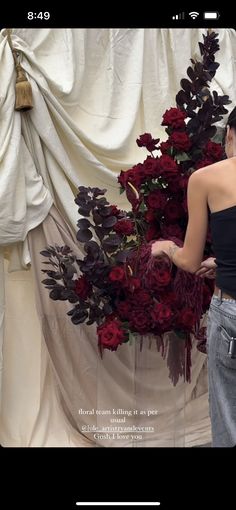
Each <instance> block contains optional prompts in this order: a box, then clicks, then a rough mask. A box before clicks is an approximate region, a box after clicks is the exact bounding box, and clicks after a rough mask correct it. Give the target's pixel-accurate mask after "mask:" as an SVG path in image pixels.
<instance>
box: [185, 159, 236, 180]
mask: <svg viewBox="0 0 236 510" xmlns="http://www.w3.org/2000/svg"><path fill="white" fill-rule="evenodd" d="M234 168H235V171H236V157H233V158H229V159H223V160H222V161H217V163H212V165H208V166H204V167H203V168H200V169H199V170H196V174H198V175H199V178H200V176H201V175H202V176H206V175H208V176H210V175H215V174H217V173H219V172H221V171H223V172H224V171H227V170H229V169H234ZM194 173H195V172H194Z"/></svg>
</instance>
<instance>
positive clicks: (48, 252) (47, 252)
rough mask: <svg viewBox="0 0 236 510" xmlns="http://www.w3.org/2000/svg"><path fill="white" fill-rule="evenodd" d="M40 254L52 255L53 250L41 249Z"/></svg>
mask: <svg viewBox="0 0 236 510" xmlns="http://www.w3.org/2000/svg"><path fill="white" fill-rule="evenodd" d="M40 254H41V255H43V256H44V257H51V252H50V251H48V250H42V251H40Z"/></svg>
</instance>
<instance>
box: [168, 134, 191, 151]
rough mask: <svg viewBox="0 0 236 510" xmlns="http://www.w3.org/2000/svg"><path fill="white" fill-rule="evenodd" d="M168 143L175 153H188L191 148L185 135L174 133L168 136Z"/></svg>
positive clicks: (189, 141)
mask: <svg viewBox="0 0 236 510" xmlns="http://www.w3.org/2000/svg"><path fill="white" fill-rule="evenodd" d="M170 143H171V145H173V147H174V148H175V149H176V150H177V151H181V152H183V151H188V150H189V149H190V147H191V140H190V138H189V136H188V135H187V133H184V132H182V131H174V132H173V133H172V135H171V136H170Z"/></svg>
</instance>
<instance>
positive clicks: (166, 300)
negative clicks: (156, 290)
mask: <svg viewBox="0 0 236 510" xmlns="http://www.w3.org/2000/svg"><path fill="white" fill-rule="evenodd" d="M160 299H161V302H162V303H163V304H165V305H169V306H170V307H172V308H173V309H174V308H175V307H176V306H177V305H178V297H177V296H176V293H175V292H173V291H170V292H167V291H166V290H164V292H163V293H162V292H161V293H160Z"/></svg>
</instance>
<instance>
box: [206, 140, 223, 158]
mask: <svg viewBox="0 0 236 510" xmlns="http://www.w3.org/2000/svg"><path fill="white" fill-rule="evenodd" d="M204 153H205V155H206V157H207V158H209V159H213V160H214V161H220V160H221V159H222V158H223V154H224V150H223V147H222V145H221V144H220V143H215V142H212V141H211V140H209V142H207V144H206V147H205V149H204Z"/></svg>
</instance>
